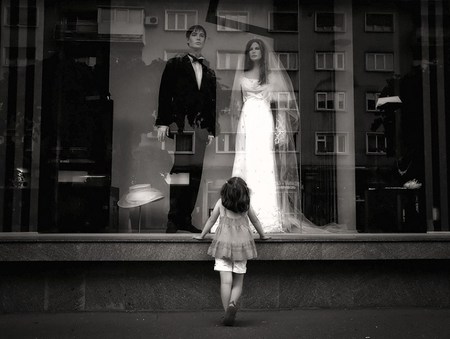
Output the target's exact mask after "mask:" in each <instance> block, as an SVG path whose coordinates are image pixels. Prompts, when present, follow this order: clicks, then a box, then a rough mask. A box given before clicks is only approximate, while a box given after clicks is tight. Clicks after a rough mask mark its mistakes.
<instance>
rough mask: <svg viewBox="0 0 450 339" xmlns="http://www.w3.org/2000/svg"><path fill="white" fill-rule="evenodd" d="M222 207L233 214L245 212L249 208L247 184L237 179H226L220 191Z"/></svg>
mask: <svg viewBox="0 0 450 339" xmlns="http://www.w3.org/2000/svg"><path fill="white" fill-rule="evenodd" d="M220 196H221V198H222V205H223V207H225V208H226V209H228V210H230V211H233V212H235V213H244V212H247V211H248V209H249V208H250V192H249V190H248V187H247V183H246V182H245V181H244V180H243V179H241V178H239V177H233V178H231V179H228V180H227V182H226V183H225V184H224V185H223V186H222V189H221V191H220Z"/></svg>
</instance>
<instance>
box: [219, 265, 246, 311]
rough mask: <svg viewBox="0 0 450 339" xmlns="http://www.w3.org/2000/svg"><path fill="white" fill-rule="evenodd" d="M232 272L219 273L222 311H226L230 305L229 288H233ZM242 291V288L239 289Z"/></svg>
mask: <svg viewBox="0 0 450 339" xmlns="http://www.w3.org/2000/svg"><path fill="white" fill-rule="evenodd" d="M233 285H234V282H233V272H223V271H221V272H220V297H221V298H222V306H223V310H224V311H226V310H227V307H228V304H229V303H230V297H231V288H232V287H233ZM241 289H242V288H241Z"/></svg>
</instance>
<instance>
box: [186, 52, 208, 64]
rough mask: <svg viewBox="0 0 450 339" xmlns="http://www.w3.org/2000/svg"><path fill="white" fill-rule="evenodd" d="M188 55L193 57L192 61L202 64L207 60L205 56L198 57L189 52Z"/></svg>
mask: <svg viewBox="0 0 450 339" xmlns="http://www.w3.org/2000/svg"><path fill="white" fill-rule="evenodd" d="M188 55H189V56H190V57H191V58H192V62H198V63H200V64H201V65H203V61H205V58H203V57H200V58H197V57H196V56H194V55H192V54H188Z"/></svg>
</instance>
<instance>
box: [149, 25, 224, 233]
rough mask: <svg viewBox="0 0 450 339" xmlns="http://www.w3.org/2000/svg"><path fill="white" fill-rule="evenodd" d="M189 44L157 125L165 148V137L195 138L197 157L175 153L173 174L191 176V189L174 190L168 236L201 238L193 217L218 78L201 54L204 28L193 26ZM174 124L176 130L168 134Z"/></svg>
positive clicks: (167, 80)
mask: <svg viewBox="0 0 450 339" xmlns="http://www.w3.org/2000/svg"><path fill="white" fill-rule="evenodd" d="M186 40H187V45H188V47H189V53H188V54H186V55H183V56H176V57H174V58H172V59H170V60H169V61H168V62H167V64H166V67H165V69H164V72H163V74H162V78H161V84H160V88H159V103H158V117H157V119H156V122H155V125H156V127H157V129H158V140H159V141H161V142H162V141H164V140H165V138H166V137H169V138H174V137H175V138H177V137H178V138H180V139H181V138H182V137H183V136H190V135H191V134H190V133H192V132H190V133H186V131H185V130H189V131H193V132H194V143H193V146H194V149H193V151H194V152H193V154H177V153H176V152H175V156H174V164H173V167H172V170H171V172H170V173H171V174H175V173H184V174H186V173H187V174H188V176H189V183H188V184H187V185H173V184H172V185H171V186H170V210H169V214H168V223H167V229H166V232H167V233H175V232H177V231H178V230H184V231H189V232H192V233H199V232H201V231H200V230H199V229H197V228H196V227H194V226H193V225H192V221H191V215H192V211H193V210H194V207H195V202H196V200H197V195H198V190H199V187H200V180H201V176H202V170H203V158H204V155H205V149H206V146H207V145H209V144H210V143H211V142H212V141H213V139H214V136H215V133H216V77H215V74H214V72H213V71H212V70H211V69H210V68H208V67H207V66H206V65H205V64H204V58H203V57H202V54H201V52H202V49H203V46H204V45H205V41H206V30H205V29H204V28H203V27H202V26H200V25H195V26H192V27H191V28H189V29H188V30H187V32H186ZM171 124H175V125H176V127H177V129H176V130H171V129H169V125H171ZM186 125H188V126H186Z"/></svg>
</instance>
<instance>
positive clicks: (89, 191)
mask: <svg viewBox="0 0 450 339" xmlns="http://www.w3.org/2000/svg"><path fill="white" fill-rule="evenodd" d="M0 11H1V25H2V30H1V40H0V50H1V53H0V62H1V65H0V67H1V70H0V159H1V161H0V225H1V231H2V232H43V233H46V232H50V233H129V232H143V233H148V232H165V231H166V225H167V222H168V214H169V209H170V201H171V199H174V197H173V196H171V187H172V191H173V188H174V187H175V188H176V187H179V186H189V184H190V183H191V179H192V178H191V177H190V176H189V175H188V173H187V172H186V171H183V170H180V171H177V172H176V173H175V172H173V171H172V169H173V165H174V159H175V158H177V159H181V158H183V159H184V161H185V162H186V163H190V162H191V160H192V159H194V158H196V157H198V151H196V150H198V142H199V138H198V135H196V132H195V130H194V129H192V128H191V126H190V124H189V122H187V123H186V128H185V129H184V130H183V131H182V132H181V131H180V128H179V127H180V126H179V125H180V124H178V125H177V124H171V125H170V126H169V127H170V131H171V133H170V134H171V136H172V137H171V138H167V139H165V140H164V141H163V142H160V141H158V138H157V130H156V126H155V124H156V119H157V117H158V105H159V97H160V95H161V93H160V88H161V79H162V75H163V72H164V69H165V68H166V65H167V62H168V60H170V59H171V58H173V57H177V56H182V55H184V54H185V53H187V51H188V46H187V43H186V35H185V33H186V30H187V29H188V28H189V27H190V26H192V25H201V26H203V27H204V28H205V29H206V31H207V39H206V44H205V47H204V48H203V51H202V55H203V56H204V58H205V61H204V62H205V63H206V64H207V66H208V68H209V69H211V70H212V72H214V75H215V81H216V89H215V125H216V130H215V138H214V140H213V142H212V143H211V144H210V145H209V146H207V147H206V150H205V153H204V157H203V159H204V161H203V165H202V169H201V170H202V173H201V180H200V183H199V185H200V186H199V190H198V195H197V200H196V202H195V204H194V208H193V211H192V224H193V225H195V226H196V227H198V228H202V227H203V224H204V223H205V221H206V220H207V218H208V216H209V213H210V212H211V210H212V208H213V207H214V204H215V202H216V201H217V199H218V198H219V190H220V187H221V186H222V184H223V183H224V182H225V180H226V179H228V178H229V177H231V176H232V173H233V164H234V159H235V156H236V152H239V150H237V149H236V140H237V139H239V138H237V137H236V129H235V128H234V127H233V117H232V111H233V107H231V106H232V96H233V85H234V81H235V75H236V73H237V72H238V71H242V70H240V66H239V64H240V63H239V60H241V59H242V57H243V55H244V50H245V45H246V43H247V42H248V41H249V40H251V39H254V38H257V39H262V40H263V41H265V42H266V43H267V44H268V46H269V47H270V50H271V51H273V52H271V53H270V54H269V55H268V58H270V65H271V67H270V69H268V72H273V73H275V72H278V71H279V70H280V69H283V70H284V71H285V73H286V74H287V75H288V77H289V79H290V82H291V84H292V93H290V92H280V93H278V94H277V96H276V97H275V96H274V97H272V99H271V101H272V111H273V112H272V113H273V115H274V122H275V123H276V120H277V119H276V116H277V114H280V112H288V111H290V110H292V109H293V108H294V107H298V112H299V121H298V123H297V124H292V126H295V128H293V130H291V131H289V134H290V136H291V137H292V140H293V143H292V147H289V148H288V149H284V150H283V151H281V150H280V149H279V148H277V147H275V146H274V149H273V151H274V152H275V153H276V157H275V158H277V159H278V158H282V157H283V156H286V154H292V153H294V154H295V158H296V162H297V163H296V171H297V177H298V179H297V180H296V182H290V183H286V182H284V183H282V184H280V183H278V184H279V185H278V186H277V187H278V188H277V189H278V190H279V189H280V188H279V187H283V188H282V189H283V194H284V195H283V194H280V196H284V198H279V204H294V205H295V206H298V209H297V210H296V212H295V213H293V217H294V218H295V219H297V220H308V227H299V228H297V229H296V231H295V232H298V233H325V234H329V235H330V236H332V235H333V234H336V233H380V232H389V233H391V232H398V233H427V232H436V231H437V232H439V231H448V230H449V226H448V207H449V204H448V178H447V177H448V159H447V148H448V147H449V135H448V132H447V129H448V128H447V127H448V125H449V123H448V118H447V110H448V107H450V95H448V93H447V92H448V88H449V86H450V83H449V81H450V77H449V67H450V64H449V61H448V60H450V58H449V53H450V41H449V37H450V35H449V27H448V23H447V21H448V20H445V19H448V18H449V13H450V6H449V3H448V2H446V1H414V0H411V1H410V0H405V1H376V2H375V1H369V0H353V1H351V0H336V1H306V0H298V1H287V0H286V1H276V0H275V1H274V0H270V1H269V0H263V1H256V0H251V1H246V2H245V3H243V2H242V1H234V0H219V1H204V0H196V1H169V2H167V1H158V0H156V1H147V0H136V1H69V0H65V1H54V0H52V1H47V0H33V1H12V0H11V1H3V2H2V4H1V9H0ZM277 65H278V66H277ZM287 116H289V115H287ZM196 143H197V146H196ZM274 143H275V142H274ZM283 152H284V153H283ZM258 165H259V166H261V167H264V166H265V165H266V164H264V163H261V164H258ZM275 165H276V166H277V165H279V163H276V164H275ZM171 171H172V173H171ZM155 192H156V193H155ZM259 198H260V197H259ZM178 199H180V198H178ZM283 199H284V200H283Z"/></svg>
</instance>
